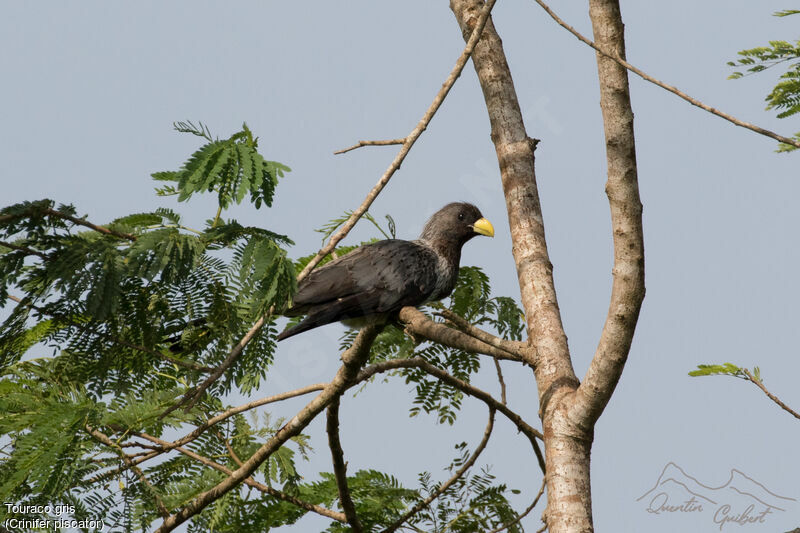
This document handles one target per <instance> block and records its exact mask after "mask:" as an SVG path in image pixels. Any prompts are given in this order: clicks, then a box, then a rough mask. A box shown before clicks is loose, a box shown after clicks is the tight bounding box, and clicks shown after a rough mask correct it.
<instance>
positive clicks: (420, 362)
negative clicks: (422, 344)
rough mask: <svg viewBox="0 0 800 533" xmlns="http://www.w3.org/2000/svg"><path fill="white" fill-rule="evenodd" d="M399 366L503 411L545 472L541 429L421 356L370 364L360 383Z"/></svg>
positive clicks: (482, 391)
mask: <svg viewBox="0 0 800 533" xmlns="http://www.w3.org/2000/svg"><path fill="white" fill-rule="evenodd" d="M398 368H419V369H422V370H424V371H425V372H427V373H428V374H430V375H432V376H434V377H436V378H438V379H439V380H440V381H442V382H444V383H446V384H448V385H450V386H452V387H455V388H457V389H459V390H460V391H461V392H464V393H466V394H468V395H469V396H472V397H473V398H477V399H479V400H481V401H482V402H483V403H485V404H486V405H488V406H489V407H491V408H493V409H496V410H497V411H499V412H500V413H502V414H503V415H504V416H505V417H506V418H508V419H509V420H510V421H511V422H513V423H514V425H515V426H517V429H518V430H519V431H520V432H522V433H523V434H524V435H525V436H526V437H528V440H529V441H530V443H531V446H532V447H533V451H534V453H535V454H536V459H537V461H538V462H539V468H540V469H541V470H542V473H545V463H544V455H543V454H542V450H541V449H540V448H539V443H538V442H536V439H539V440H541V441H542V442H544V435H542V433H541V432H540V431H538V430H536V429H534V428H533V427H531V426H530V425H529V424H528V423H527V422H525V420H524V419H523V418H522V417H521V416H520V415H518V414H517V413H515V412H514V411H512V410H511V409H509V408H508V406H506V405H503V404H502V403H500V402H499V401H497V400H496V399H495V398H494V397H493V396H492V395H491V394H489V393H488V392H486V391H484V390H481V389H479V388H477V387H475V386H473V385H470V384H469V383H467V382H466V381H462V380H460V379H458V378H456V377H454V376H452V375H450V374H449V373H447V372H446V371H445V370H442V369H441V368H439V367H438V366H434V365H432V364H430V363H429V362H427V361H425V360H424V359H422V358H421V357H413V358H411V359H392V360H390V361H381V362H380V363H375V364H372V365H369V366H368V367H366V368H364V370H362V371H361V372H360V373H359V374H358V380H357V381H358V382H359V383H360V382H362V381H366V380H368V379H370V378H371V377H372V376H374V375H375V374H379V373H382V372H388V371H390V370H396V369H398Z"/></svg>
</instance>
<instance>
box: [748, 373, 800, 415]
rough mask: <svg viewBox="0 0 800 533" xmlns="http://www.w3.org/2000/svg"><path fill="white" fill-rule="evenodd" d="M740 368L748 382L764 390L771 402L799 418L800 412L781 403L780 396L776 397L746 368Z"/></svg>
mask: <svg viewBox="0 0 800 533" xmlns="http://www.w3.org/2000/svg"><path fill="white" fill-rule="evenodd" d="M742 370H743V371H744V373H745V375H746V376H747V379H748V380H749V381H750V382H752V383H753V384H755V386H756V387H758V388H759V389H761V390H762V391H763V392H764V394H766V395H767V398H769V399H770V400H772V401H773V402H775V403H777V404H778V405H779V406H780V407H781V409H783V410H784V411H786V412H787V413H789V414H790V415H792V416H793V417H795V418H797V419H798V420H800V414H798V413H797V411H794V410H792V408H791V407H789V406H788V405H786V404H785V403H783V402H782V401H781V400H780V398H778V397H777V396H775V395H774V394H772V393H771V392H770V391H768V390H767V388H766V387H765V386H764V384H763V383H762V382H761V381H760V380H758V379H756V378H755V376H753V374H751V373H750V371H749V370H747V369H746V368H743V369H742Z"/></svg>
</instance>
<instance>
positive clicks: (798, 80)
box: [728, 9, 800, 152]
mask: <svg viewBox="0 0 800 533" xmlns="http://www.w3.org/2000/svg"><path fill="white" fill-rule="evenodd" d="M797 14H800V10H797V9H785V10H783V11H778V12H777V13H775V16H776V17H786V16H789V15H797ZM739 56H740V57H739V59H737V60H736V61H729V62H728V65H729V66H731V67H738V68H744V72H743V71H741V70H737V71H734V73H733V74H731V75H730V76H729V78H730V79H738V78H742V77H744V76H746V75H748V74H755V73H757V72H763V71H765V70H767V69H769V68H773V67H775V66H778V65H784V64H785V65H786V71H785V72H784V73H783V74H781V75H780V79H779V81H778V83H777V84H776V85H775V87H774V88H773V89H772V91H770V93H769V94H768V95H767V96H766V98H765V100H766V102H767V109H775V110H777V111H778V115H777V116H778V118H787V117H791V116H793V115H796V114H797V113H800V40H797V41H795V42H794V43H791V42H789V41H783V40H776V41H769V45H768V46H758V47H756V48H749V49H746V50H741V51H740V52H739ZM794 138H795V139H797V140H800V133H797V134H795V135H794ZM796 149H797V147H796V146H792V145H791V144H786V143H780V145H779V147H778V151H779V152H789V151H792V150H796Z"/></svg>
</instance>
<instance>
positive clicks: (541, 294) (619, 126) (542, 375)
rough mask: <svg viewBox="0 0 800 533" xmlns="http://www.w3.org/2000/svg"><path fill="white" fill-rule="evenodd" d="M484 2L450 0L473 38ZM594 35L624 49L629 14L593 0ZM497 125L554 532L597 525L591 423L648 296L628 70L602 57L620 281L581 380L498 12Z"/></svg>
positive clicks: (489, 73)
mask: <svg viewBox="0 0 800 533" xmlns="http://www.w3.org/2000/svg"><path fill="white" fill-rule="evenodd" d="M482 6H483V2H482V1H481V0H451V2H450V7H451V9H452V10H453V13H454V14H455V16H456V19H457V20H458V23H459V26H460V27H461V31H462V34H463V35H464V38H465V39H468V38H469V36H470V35H471V33H472V29H473V27H474V26H475V21H476V19H477V16H478V14H479V12H480V9H481V7H482ZM590 9H591V16H592V22H593V24H594V26H595V35H596V36H597V39H598V40H599V41H601V42H602V44H603V45H605V46H608V47H609V49H610V50H615V51H617V52H618V53H620V54H624V40H623V34H622V20H621V18H620V16H619V5H618V3H617V1H616V0H592V1H591V8H590ZM472 61H473V64H474V66H475V70H476V72H477V74H478V79H479V81H480V84H481V88H482V89H483V95H484V99H485V101H486V107H487V110H488V112H489V120H490V123H491V131H492V141H493V142H494V145H495V149H496V151H497V159H498V162H499V164H500V173H501V179H502V182H503V191H504V194H505V199H506V210H507V212H508V219H509V224H510V227H511V239H512V243H513V249H512V251H513V255H514V261H515V264H516V267H517V276H518V278H519V286H520V294H521V299H522V304H523V307H524V308H525V313H526V318H527V332H528V343H529V349H528V350H527V351H526V352H525V353H524V354H523V355H524V357H525V360H526V362H527V363H528V364H530V365H531V366H532V367H533V368H534V375H535V377H536V384H537V390H538V400H539V416H540V417H541V419H542V427H543V430H544V431H543V433H544V440H545V457H546V467H547V474H546V476H547V509H546V511H545V519H546V522H547V526H548V528H549V530H550V531H551V532H553V533H559V532H571V533H572V532H591V531H593V524H592V498H591V483H590V475H589V474H590V471H589V464H590V463H589V458H590V453H591V446H592V439H593V433H594V424H595V422H596V421H597V419H598V417H599V416H600V414H601V413H602V411H603V409H604V408H605V406H606V404H607V403H608V400H609V399H610V397H611V394H612V393H613V390H614V387H615V386H616V383H617V381H618V380H619V377H620V375H621V373H622V368H623V366H624V364H625V360H626V358H627V355H628V351H629V350H630V345H631V341H632V339H633V332H634V329H635V327H636V321H637V319H638V315H639V309H640V307H641V303H642V299H643V298H644V246H643V239H642V225H641V203H640V201H639V193H638V185H637V181H636V180H637V174H636V158H635V149H634V143H633V113H632V111H631V107H630V98H629V94H628V83H627V73H626V71H625V70H624V69H621V72H620V70H619V69H614V68H613V65H616V63H614V62H613V61H612V60H610V59H608V58H606V57H605V56H600V55H599V56H598V72H599V76H600V85H601V107H602V110H603V119H604V124H605V132H606V147H607V154H608V169H609V170H608V183H607V185H606V191H607V193H608V196H609V202H610V204H611V215H612V225H613V229H614V259H615V261H614V270H613V272H612V274H613V279H614V286H613V290H612V297H611V304H610V307H609V313H608V318H607V319H606V325H605V327H604V329H603V334H602V336H601V339H600V344H599V346H598V349H597V352H596V353H595V356H594V358H593V359H592V363H591V365H590V368H589V372H587V375H586V378H585V379H584V382H583V383H579V381H578V379H577V377H576V376H575V372H574V370H573V367H572V361H571V359H570V354H569V347H568V345H567V337H566V334H565V333H564V328H563V325H562V322H561V314H560V310H559V307H558V299H557V297H556V292H555V287H554V283H553V266H552V264H551V263H550V259H549V256H548V253H547V243H546V241H545V233H544V222H543V219H542V211H541V206H540V204H539V193H538V190H537V186H536V175H535V171H534V148H535V146H536V141H534V140H533V139H531V138H529V137H528V135H527V133H526V131H525V125H524V123H523V120H522V113H521V112H520V108H519V102H518V100H517V96H516V92H515V89H514V82H513V80H512V78H511V72H510V70H509V67H508V63H507V61H506V58H505V53H504V51H503V45H502V42H501V40H500V37H499V36H498V34H497V32H496V30H495V28H494V24H493V23H492V21H491V19H490V20H489V21H488V22H487V24H486V27H485V28H484V30H483V35H482V36H481V39H480V41H479V42H478V44H477V46H476V47H475V50H474V51H473V53H472Z"/></svg>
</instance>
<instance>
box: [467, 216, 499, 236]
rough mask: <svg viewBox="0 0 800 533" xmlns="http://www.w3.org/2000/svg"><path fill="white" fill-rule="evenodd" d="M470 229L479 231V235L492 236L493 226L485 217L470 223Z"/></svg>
mask: <svg viewBox="0 0 800 533" xmlns="http://www.w3.org/2000/svg"><path fill="white" fill-rule="evenodd" d="M472 229H473V231H475V233H480V234H481V235H486V236H487V237H494V227H493V226H492V223H491V222H489V221H488V220H486V219H485V218H481V219H478V220H476V221H475V224H473V225H472Z"/></svg>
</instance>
